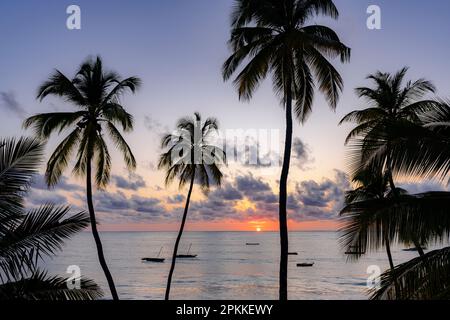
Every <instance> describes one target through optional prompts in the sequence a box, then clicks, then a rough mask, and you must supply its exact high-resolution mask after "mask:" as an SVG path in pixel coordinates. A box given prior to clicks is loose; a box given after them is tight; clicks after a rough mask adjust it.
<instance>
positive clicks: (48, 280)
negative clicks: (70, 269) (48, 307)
mask: <svg viewBox="0 0 450 320" xmlns="http://www.w3.org/2000/svg"><path fill="white" fill-rule="evenodd" d="M75 280H77V281H79V283H80V287H79V288H69V286H68V284H69V282H70V281H72V280H71V279H68V278H62V277H57V276H48V275H47V273H46V272H42V271H36V272H35V273H34V274H33V275H32V276H31V277H29V278H23V279H20V280H18V281H14V282H7V283H4V284H0V300H1V301H5V300H51V301H56V300H58V301H60V300H95V299H98V298H101V297H102V296H103V292H102V290H101V289H100V287H99V286H98V285H97V284H96V283H95V282H94V281H93V280H90V279H86V278H80V279H75Z"/></svg>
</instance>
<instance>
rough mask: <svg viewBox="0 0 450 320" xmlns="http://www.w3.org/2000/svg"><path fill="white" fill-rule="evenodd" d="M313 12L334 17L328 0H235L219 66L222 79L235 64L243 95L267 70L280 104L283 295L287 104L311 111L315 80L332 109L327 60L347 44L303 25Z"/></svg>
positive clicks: (333, 90)
mask: <svg viewBox="0 0 450 320" xmlns="http://www.w3.org/2000/svg"><path fill="white" fill-rule="evenodd" d="M318 15H324V16H328V17H331V18H334V19H337V18H338V16H339V13H338V10H337V8H336V6H335V5H334V3H333V1H332V0H236V5H235V8H234V10H233V13H232V15H231V18H232V22H231V37H230V40H229V44H230V47H231V50H232V51H233V53H232V55H231V56H230V57H229V58H228V60H227V61H226V62H225V63H224V65H223V77H224V79H225V80H228V79H229V78H230V77H231V76H232V75H233V74H234V73H236V72H237V70H238V68H239V66H240V65H243V64H244V63H246V62H247V63H246V65H245V66H244V67H243V68H242V69H241V70H240V72H239V73H238V74H237V76H236V78H235V80H234V84H235V85H236V88H237V90H238V93H239V98H240V99H243V100H249V99H251V97H252V95H253V93H254V91H255V90H256V88H257V87H258V85H259V84H260V83H261V82H262V81H263V80H264V78H266V76H267V75H268V73H270V74H271V75H272V81H273V87H274V90H275V92H276V94H277V95H278V96H279V97H280V100H281V104H282V105H283V107H284V108H285V117H286V139H285V149H284V158H283V167H282V172H281V177H280V195H279V206H280V207H279V223H280V245H281V254H280V281H279V295H280V299H281V300H287V263H288V251H289V250H288V228H287V208H286V206H287V180H288V175H289V165H290V158H291V147H292V131H293V120H292V112H293V110H292V107H293V106H292V105H293V102H294V101H295V107H294V111H295V116H296V118H297V119H298V120H299V121H300V122H302V123H303V122H305V121H306V119H307V117H308V116H309V115H310V113H311V111H312V104H313V97H314V89H315V86H316V84H317V85H318V87H319V90H320V91H321V92H322V93H323V94H324V95H325V97H326V99H327V101H328V103H329V105H330V106H331V108H332V109H335V108H336V105H337V103H338V99H339V94H340V92H341V91H342V89H343V81H342V78H341V76H340V75H339V73H338V71H337V70H336V69H335V68H334V67H333V65H332V64H331V63H330V62H329V60H328V59H334V58H336V57H340V59H341V62H347V61H349V60H350V49H349V48H348V47H346V46H345V45H344V44H343V43H341V41H340V39H339V37H338V35H337V34H336V33H335V32H334V31H333V30H331V29H330V28H328V27H325V26H322V25H317V24H313V25H306V24H307V22H308V21H310V20H311V19H313V18H315V17H316V16H318Z"/></svg>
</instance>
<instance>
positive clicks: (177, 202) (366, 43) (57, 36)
mask: <svg viewBox="0 0 450 320" xmlns="http://www.w3.org/2000/svg"><path fill="white" fill-rule="evenodd" d="M335 3H336V5H337V7H338V9H339V11H340V18H339V20H338V21H333V20H330V19H323V18H318V19H317V20H313V21H310V23H312V24H314V23H321V24H325V25H327V26H330V27H332V28H333V29H334V30H335V31H336V32H337V33H338V34H339V36H340V37H341V40H342V41H343V42H344V43H345V44H346V45H348V46H349V47H351V48H352V58H351V62H350V64H345V65H342V64H340V63H339V62H338V61H334V65H335V66H336V68H337V69H338V70H339V71H340V73H341V75H342V77H343V79H344V85H345V88H344V92H343V93H342V95H341V99H340V102H339V104H338V107H337V110H336V112H332V111H330V109H329V108H328V107H327V104H326V102H325V101H324V99H323V97H321V96H320V94H316V97H315V99H314V112H313V114H312V116H311V117H310V118H309V120H308V122H307V123H306V124H305V125H299V124H298V123H297V124H296V126H295V130H294V138H295V140H294V146H293V151H294V152H293V163H292V166H291V174H290V178H289V201H288V207H289V219H290V220H289V224H290V229H291V230H329V229H335V228H337V220H336V217H337V213H338V211H339V209H340V208H341V207H342V198H343V195H344V192H345V191H346V190H348V189H349V188H350V187H351V186H350V184H349V182H348V176H347V171H348V167H347V164H346V154H347V153H346V148H345V146H344V140H345V136H346V134H347V133H348V132H349V130H350V128H351V126H350V125H345V126H338V123H339V120H340V119H341V118H342V117H343V116H344V115H345V114H347V113H348V112H350V111H352V110H355V109H361V108H364V103H363V101H360V100H358V98H357V97H356V96H355V94H354V90H353V88H355V87H358V86H362V85H368V82H367V81H366V80H365V77H366V76H367V75H368V74H370V73H373V72H375V71H377V70H381V71H386V72H395V71H397V70H399V69H400V68H402V67H403V66H409V67H410V70H409V72H408V75H407V78H408V79H417V78H422V77H424V78H427V79H429V80H432V81H433V83H434V84H435V85H436V87H437V89H438V91H437V95H438V96H440V97H448V96H449V95H450V78H449V77H448V71H449V64H448V57H449V56H450V42H449V41H446V39H447V38H448V32H449V30H450V20H449V19H448V12H449V10H450V3H449V2H448V1H444V0H440V1H439V0H430V1H427V2H424V1H419V0H396V1H388V0H385V1H381V0H371V1H366V0H336V1H335ZM71 4H76V5H78V6H79V7H80V8H81V30H68V29H67V27H66V19H67V17H68V14H66V8H67V7H68V6H69V5H71ZM369 5H378V6H379V7H380V8H381V23H382V25H381V27H382V28H381V30H369V29H368V28H367V25H366V20H367V18H368V16H369V15H368V14H367V12H366V10H367V8H368V6H369ZM232 6H233V1H232V0H214V1H211V0H166V1H157V0H149V1H136V0H130V1H127V2H123V1H114V0H110V1H100V0H98V1H61V0H58V1H57V0H53V1H50V0H42V1H31V0H23V1H1V3H0V12H1V13H2V18H1V19H0V39H1V44H0V119H1V120H0V121H1V122H0V123H1V126H0V136H2V137H10V136H21V135H31V132H30V131H25V130H23V129H22V126H21V124H22V121H23V119H25V118H26V117H27V116H30V115H33V114H35V113H40V112H53V111H65V110H73V106H71V105H68V104H67V103H66V102H64V101H61V100H59V99H55V98H50V99H46V100H44V101H43V102H39V101H37V100H36V91H37V88H38V86H39V84H41V83H42V82H43V81H45V80H46V78H47V77H48V76H49V75H50V73H51V72H52V71H53V70H54V69H55V68H57V69H58V70H61V71H62V72H63V73H65V74H66V75H68V76H73V75H74V73H75V72H76V69H77V67H78V66H79V65H80V64H81V62H82V61H83V60H84V59H85V58H86V57H88V56H96V55H100V56H101V57H102V58H103V61H104V64H105V66H106V67H107V68H109V69H112V70H115V71H117V72H118V73H120V74H121V75H122V76H124V77H128V76H133V75H136V76H139V77H140V78H141V79H142V80H143V86H142V88H141V89H140V90H139V91H138V92H137V94H135V95H127V96H125V97H124V98H123V101H122V103H123V104H124V105H125V106H126V107H127V110H128V111H129V112H130V113H132V114H133V116H134V117H135V129H134V131H133V132H132V133H129V134H126V139H127V141H128V142H129V144H130V146H131V148H132V150H133V152H134V154H135V156H136V158H137V161H138V167H137V170H136V171H135V172H133V173H129V172H128V171H127V170H125V165H124V163H123V161H122V159H121V157H120V155H119V154H118V153H117V152H112V155H113V177H112V180H111V183H110V185H109V186H108V188H107V189H106V190H104V191H98V190H97V191H96V192H95V194H94V199H95V207H96V210H97V214H98V217H99V221H100V223H101V228H102V229H103V230H117V231H122V230H175V229H176V228H177V227H178V223H179V220H180V217H181V215H182V211H183V207H184V201H185V197H186V193H187V190H185V189H181V190H180V189H179V188H178V187H177V185H176V184H173V185H171V186H168V187H166V186H165V185H164V175H163V173H162V172H158V170H157V169H156V164H157V160H158V156H159V154H160V152H161V150H160V149H159V141H160V138H161V135H162V134H163V133H165V132H167V131H170V130H172V128H173V127H174V126H175V124H176V121H177V120H178V119H179V118H181V117H184V116H189V115H192V114H193V113H194V112H195V111H198V112H200V113H201V114H202V115H203V117H204V118H206V117H215V118H217V119H218V120H219V123H220V127H221V129H222V130H223V132H225V131H226V130H243V131H244V132H245V131H246V130H262V131H264V130H265V131H266V132H272V131H273V132H278V133H279V137H278V141H279V142H280V144H282V141H283V136H284V114H283V112H282V108H281V107H280V104H279V101H278V99H277V98H276V97H275V95H274V93H273V91H272V89H271V82H270V81H265V82H264V83H263V84H262V85H261V87H260V88H259V89H258V91H257V92H256V94H255V95H254V98H253V99H252V100H251V101H250V102H241V101H239V100H238V96H237V93H236V91H235V89H234V87H233V85H232V83H225V82H224V81H223V79H222V76H221V66H222V64H223V62H224V61H225V59H226V58H227V56H228V55H229V54H230V51H229V48H228V47H227V43H226V42H227V39H228V37H229V22H230V18H229V15H230V11H231V8H232ZM247 132H251V131H247ZM62 138H63V136H55V137H53V138H52V139H50V141H49V142H48V144H47V148H46V149H47V153H46V156H47V157H48V156H49V155H50V152H51V151H52V148H54V147H55V146H56V145H57V143H58V142H59V141H61V139H62ZM111 149H113V146H112V145H111ZM278 151H279V152H281V151H282V150H281V151H280V150H278ZM280 170H281V168H280V167H279V166H272V167H264V166H260V167H256V166H251V165H247V164H242V163H240V162H231V163H230V164H229V166H228V167H226V168H224V169H223V171H224V175H225V179H224V183H223V186H222V188H220V189H216V188H213V189H212V190H211V192H210V194H209V195H208V196H206V195H204V194H202V193H201V192H200V191H199V190H198V188H197V189H195V190H194V195H193V199H192V204H191V207H190V211H189V217H188V226H187V228H188V230H223V231H224V230H251V231H254V230H257V229H258V230H262V231H270V230H276V229H277V226H278V224H277V220H276V219H277V215H278V205H277V197H278V195H277V194H278V191H277V189H278V179H279V175H280ZM41 172H44V167H43V168H42V170H41ZM404 185H405V186H407V187H408V188H409V190H410V191H411V192H419V191H423V190H436V189H442V188H444V187H443V186H440V185H438V184H437V183H433V182H426V183H422V184H420V185H414V184H411V183H408V182H407V181H405V182H404ZM33 187H34V188H33V189H32V191H31V192H30V194H29V196H28V203H29V205H30V206H37V205H40V204H43V203H46V202H55V203H59V204H66V203H68V204H71V205H72V206H73V210H84V209H85V207H86V206H85V198H84V197H85V196H84V185H83V180H82V179H78V178H76V177H73V176H71V170H70V169H69V170H67V171H66V173H65V175H64V177H63V178H62V180H61V182H60V184H59V185H58V186H57V187H56V188H55V189H52V190H48V189H47V187H46V186H45V183H44V179H43V176H42V173H41V174H40V175H38V176H37V177H36V178H35V182H34V184H33Z"/></svg>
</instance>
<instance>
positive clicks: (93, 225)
mask: <svg viewBox="0 0 450 320" xmlns="http://www.w3.org/2000/svg"><path fill="white" fill-rule="evenodd" d="M91 175H92V168H91V159H88V160H87V164H86V198H87V204H88V209H89V216H90V220H91V229H92V235H93V236H94V240H95V245H96V246H97V255H98V260H99V262H100V265H101V267H102V269H103V273H104V274H105V277H106V280H107V281H108V285H109V290H110V291H111V295H112V298H113V300H119V296H118V294H117V290H116V286H115V285H114V280H113V278H112V276H111V272H109V269H108V265H107V264H106V260H105V256H104V254H103V246H102V242H101V240H100V236H99V234H98V230H97V222H96V219H95V211H94V204H93V202H92V177H91Z"/></svg>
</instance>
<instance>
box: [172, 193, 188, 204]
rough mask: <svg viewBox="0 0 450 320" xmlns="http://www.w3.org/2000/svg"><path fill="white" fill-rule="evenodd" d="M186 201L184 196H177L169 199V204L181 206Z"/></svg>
mask: <svg viewBox="0 0 450 320" xmlns="http://www.w3.org/2000/svg"><path fill="white" fill-rule="evenodd" d="M185 199H186V197H185V196H183V195H182V194H177V195H175V196H173V197H167V203H170V204H179V203H183V201H184V200H185Z"/></svg>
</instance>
